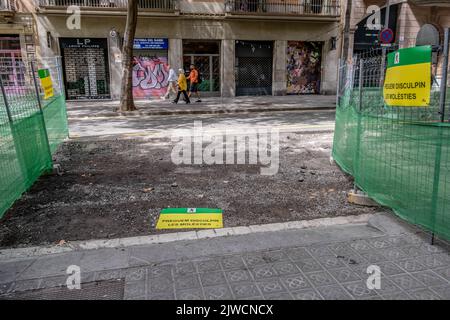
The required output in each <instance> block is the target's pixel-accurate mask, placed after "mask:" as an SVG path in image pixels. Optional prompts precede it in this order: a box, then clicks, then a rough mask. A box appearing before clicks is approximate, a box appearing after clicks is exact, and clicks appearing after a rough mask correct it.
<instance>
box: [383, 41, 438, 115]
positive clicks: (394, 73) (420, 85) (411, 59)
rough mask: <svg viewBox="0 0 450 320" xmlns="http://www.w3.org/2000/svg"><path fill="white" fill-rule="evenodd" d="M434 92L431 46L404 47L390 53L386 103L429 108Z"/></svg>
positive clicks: (385, 91) (385, 86) (394, 105)
mask: <svg viewBox="0 0 450 320" xmlns="http://www.w3.org/2000/svg"><path fill="white" fill-rule="evenodd" d="M430 94H431V47H430V46H420V47H413V48H405V49H400V50H397V51H395V52H392V53H390V54H389V55H388V66H387V70H386V78H385V81H384V88H383V96H384V102H385V103H386V104H387V105H388V106H393V107H427V106H429V105H430Z"/></svg>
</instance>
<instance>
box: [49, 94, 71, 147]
mask: <svg viewBox="0 0 450 320" xmlns="http://www.w3.org/2000/svg"><path fill="white" fill-rule="evenodd" d="M43 112H44V118H45V126H46V128H47V134H48V140H49V144H50V149H51V152H52V153H54V152H55V151H56V149H57V148H58V146H59V145H60V144H61V142H63V141H64V139H66V138H67V137H68V135H69V129H68V124H67V112H66V102H65V99H64V96H62V95H58V96H55V97H53V98H51V99H49V100H48V101H45V102H44V105H43Z"/></svg>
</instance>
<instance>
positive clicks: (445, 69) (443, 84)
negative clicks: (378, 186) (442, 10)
mask: <svg viewBox="0 0 450 320" xmlns="http://www.w3.org/2000/svg"><path fill="white" fill-rule="evenodd" d="M449 32H450V29H449V28H446V29H445V38H444V56H443V58H444V63H443V66H442V68H443V70H442V78H441V87H440V96H439V114H440V120H441V122H444V121H445V99H446V94H447V76H448V58H449V36H450V33H449ZM436 143H437V146H436V153H435V160H434V176H433V194H432V198H431V214H432V219H431V221H432V222H431V224H432V226H431V228H432V230H431V239H430V243H431V244H432V245H433V244H434V229H435V227H436V215H437V201H438V199H439V184H440V180H441V179H440V178H441V157H442V130H439V135H438V139H437V142H436Z"/></svg>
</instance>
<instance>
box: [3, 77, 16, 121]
mask: <svg viewBox="0 0 450 320" xmlns="http://www.w3.org/2000/svg"><path fill="white" fill-rule="evenodd" d="M0 88H1V90H2V96H3V101H4V102H5V108H6V114H7V115H8V120H9V123H12V122H13V118H12V115H11V110H10V109H9V103H8V97H7V96H6V91H5V87H3V80H2V78H1V77H0Z"/></svg>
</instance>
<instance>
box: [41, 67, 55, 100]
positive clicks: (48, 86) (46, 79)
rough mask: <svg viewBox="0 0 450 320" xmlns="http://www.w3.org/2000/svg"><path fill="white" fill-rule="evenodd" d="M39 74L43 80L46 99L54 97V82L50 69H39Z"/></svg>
mask: <svg viewBox="0 0 450 320" xmlns="http://www.w3.org/2000/svg"><path fill="white" fill-rule="evenodd" d="M38 75H39V79H40V80H41V85H42V88H43V89H44V99H48V98H51V97H53V83H52V78H51V77H50V72H49V71H48V69H41V70H38Z"/></svg>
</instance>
